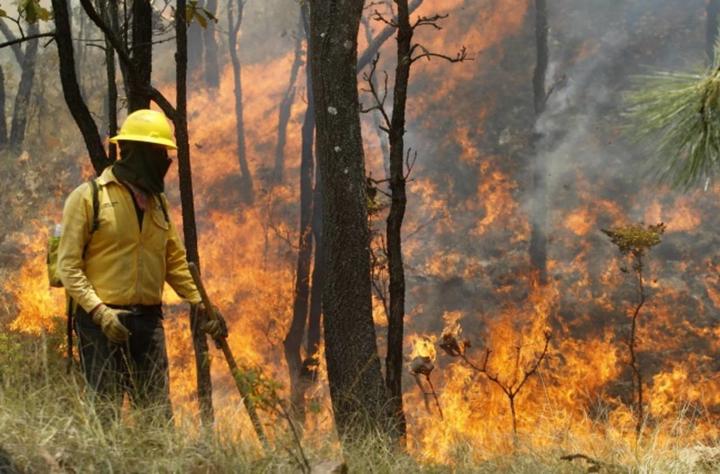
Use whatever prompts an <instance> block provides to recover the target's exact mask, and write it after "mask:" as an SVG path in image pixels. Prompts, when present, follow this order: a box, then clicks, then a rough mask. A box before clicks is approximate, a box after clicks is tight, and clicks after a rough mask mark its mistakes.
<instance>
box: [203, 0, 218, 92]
mask: <svg viewBox="0 0 720 474" xmlns="http://www.w3.org/2000/svg"><path fill="white" fill-rule="evenodd" d="M205 9H206V10H207V11H209V12H210V13H212V14H213V16H215V15H216V13H217V0H207V5H206V6H205ZM203 45H204V46H205V58H204V59H205V85H206V86H208V87H210V88H211V89H217V88H218V87H219V86H220V69H219V64H218V45H217V40H216V39H215V22H214V21H209V22H208V25H207V27H206V28H205V29H204V31H203Z"/></svg>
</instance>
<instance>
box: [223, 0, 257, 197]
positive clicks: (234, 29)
mask: <svg viewBox="0 0 720 474" xmlns="http://www.w3.org/2000/svg"><path fill="white" fill-rule="evenodd" d="M236 1H237V7H238V14H237V19H235V18H234V8H233V7H234V5H235V2H236ZM244 6H245V1H244V0H232V1H231V2H230V3H229V4H228V32H229V35H228V48H229V49H230V60H231V62H232V70H233V84H234V89H235V138H236V143H237V145H236V146H237V157H238V163H239V165H240V180H241V186H242V195H243V198H244V200H245V201H246V202H247V203H248V204H252V202H253V201H254V200H255V192H254V191H253V179H252V175H251V174H250V168H249V167H248V162H247V151H246V146H245V120H244V118H243V114H244V111H243V88H242V64H241V63H240V57H239V56H238V51H237V41H238V34H239V32H240V25H242V19H243V11H244Z"/></svg>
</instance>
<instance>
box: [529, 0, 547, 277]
mask: <svg viewBox="0 0 720 474" xmlns="http://www.w3.org/2000/svg"><path fill="white" fill-rule="evenodd" d="M535 47H536V54H537V59H536V64H535V72H534V74H533V96H534V109H535V120H536V121H537V120H538V119H539V118H540V116H541V115H542V113H543V112H544V111H545V105H546V103H547V91H546V87H545V76H546V74H547V68H548V57H549V54H550V53H549V48H548V15H547V3H546V0H535ZM541 138H542V137H540V136H538V134H537V133H534V134H533V139H532V147H533V151H534V153H535V163H533V173H532V183H531V188H530V190H531V193H530V199H531V203H532V204H531V210H532V212H531V216H530V219H531V229H530V265H531V266H532V268H533V270H534V272H535V274H536V275H537V278H538V281H539V282H540V283H541V284H545V283H547V217H548V206H547V200H548V195H547V181H546V174H547V169H546V165H545V161H544V158H543V156H542V154H541V153H540V151H539V146H538V145H539V142H540V139H541Z"/></svg>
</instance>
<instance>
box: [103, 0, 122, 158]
mask: <svg viewBox="0 0 720 474" xmlns="http://www.w3.org/2000/svg"><path fill="white" fill-rule="evenodd" d="M98 3H99V6H100V11H101V13H102V15H103V17H104V18H105V21H106V22H107V24H108V25H110V26H111V28H112V29H113V31H115V33H116V34H117V33H118V7H117V3H115V2H114V1H109V2H106V1H100V2H98ZM105 75H106V77H107V101H106V103H105V107H106V109H107V110H106V113H107V122H108V125H107V127H108V128H107V132H108V135H109V136H110V137H113V136H115V135H117V131H118V119H117V104H118V90H117V82H116V75H117V73H116V69H115V50H113V47H112V43H111V42H110V40H109V39H108V38H105ZM117 154H118V153H117V145H115V144H114V143H110V144H109V145H108V156H109V158H110V161H115V160H116V159H117Z"/></svg>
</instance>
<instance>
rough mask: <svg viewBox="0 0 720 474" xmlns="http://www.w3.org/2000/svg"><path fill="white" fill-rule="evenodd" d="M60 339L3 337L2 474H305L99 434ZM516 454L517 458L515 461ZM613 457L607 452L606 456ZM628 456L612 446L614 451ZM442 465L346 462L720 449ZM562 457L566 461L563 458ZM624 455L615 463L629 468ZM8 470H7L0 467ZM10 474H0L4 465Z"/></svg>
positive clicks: (352, 465)
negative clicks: (436, 461)
mask: <svg viewBox="0 0 720 474" xmlns="http://www.w3.org/2000/svg"><path fill="white" fill-rule="evenodd" d="M60 341H61V336H60V335H59V334H58V335H54V336H52V335H50V336H45V337H28V336H18V335H15V334H14V333H11V332H2V333H0V472H51V473H81V472H83V473H84V472H121V473H151V472H163V473H164V472H178V473H180V472H182V473H206V472H207V473H211V472H212V473H225V472H228V473H229V472H233V473H235V472H260V473H277V472H302V471H301V469H300V467H299V461H298V456H297V450H296V449H295V448H294V447H293V444H292V442H291V441H289V440H290V437H289V436H288V440H282V441H279V440H277V439H276V440H275V443H276V445H282V446H284V447H279V448H276V449H273V450H271V451H269V452H263V451H262V450H261V449H260V448H259V446H258V445H257V444H256V443H255V442H254V439H253V438H252V437H249V436H240V437H238V436H237V435H232V434H228V433H223V432H222V430H215V432H214V433H213V434H212V435H204V434H203V431H202V430H199V429H198V428H197V423H195V420H193V419H192V417H184V419H182V420H179V421H177V420H176V423H175V425H174V426H172V427H168V426H160V427H159V426H148V425H147V424H144V423H143V422H142V420H141V414H140V413H138V412H136V411H132V410H127V411H126V412H125V413H124V414H123V419H122V421H119V422H117V423H115V424H113V425H112V426H110V427H105V428H103V426H102V424H101V423H100V422H99V421H98V418H97V417H96V416H95V415H94V414H93V412H92V410H91V409H90V407H89V405H88V404H87V403H86V400H85V398H84V397H83V395H82V392H83V390H82V382H81V380H80V377H79V376H78V374H77V373H74V374H70V375H68V374H67V373H66V371H65V361H64V360H63V358H62V357H61V354H59V353H58V351H57V350H56V349H49V348H53V347H58V344H59V343H60ZM337 446H338V445H337V442H336V441H335V440H332V439H331V435H328V436H327V442H325V443H320V445H319V446H313V447H305V451H306V456H307V458H308V460H309V463H310V464H311V465H312V466H313V471H312V472H315V473H330V472H341V471H333V470H332V469H328V466H330V467H333V466H337V465H338V464H339V462H338V461H334V460H337V459H339V458H340V457H341V456H340V453H339V450H338V448H337ZM520 451H521V452H520ZM605 451H611V450H605ZM621 451H622V452H626V451H627V449H626V447H624V448H621V447H618V452H621ZM457 453H458V454H457V456H456V457H454V458H453V459H447V460H446V461H445V462H444V463H442V464H434V463H425V462H422V461H419V460H418V459H416V458H414V457H412V456H410V455H407V454H402V453H396V452H392V451H391V450H389V449H388V448H387V446H386V445H383V444H381V443H367V444H366V445H365V446H360V447H358V448H357V449H356V450H355V451H353V452H349V453H347V454H346V456H345V462H346V465H347V467H348V471H349V472H351V473H352V472H358V473H366V472H368V473H394V472H402V473H404V472H408V473H411V472H412V473H415V472H430V473H435V472H437V473H445V472H453V473H485V472H487V473H490V472H510V473H544V472H548V473H550V472H552V473H556V472H560V473H581V472H605V473H620V472H663V473H664V472H677V473H681V472H682V473H686V472H719V470H720V449H718V448H712V447H698V448H694V449H685V450H678V452H668V451H667V450H659V449H653V448H652V447H649V448H644V449H643V450H642V451H641V452H640V451H638V452H637V454H636V455H635V457H634V459H629V460H627V459H626V460H625V461H604V460H597V461H595V460H588V459H583V458H582V456H580V457H578V458H576V459H574V460H570V461H568V460H562V459H561V456H562V454H563V453H561V452H560V451H559V450H552V449H545V450H540V451H534V450H529V449H522V450H519V452H516V453H513V454H505V455H492V454H488V453H477V452H472V451H470V450H463V449H458V450H457ZM565 454H567V453H565ZM625 458H627V456H618V459H625ZM3 463H5V464H3ZM10 463H11V465H12V466H13V468H14V469H15V471H12V470H4V469H3V468H4V467H5V468H7V466H8V464H10Z"/></svg>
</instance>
